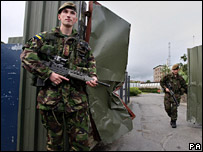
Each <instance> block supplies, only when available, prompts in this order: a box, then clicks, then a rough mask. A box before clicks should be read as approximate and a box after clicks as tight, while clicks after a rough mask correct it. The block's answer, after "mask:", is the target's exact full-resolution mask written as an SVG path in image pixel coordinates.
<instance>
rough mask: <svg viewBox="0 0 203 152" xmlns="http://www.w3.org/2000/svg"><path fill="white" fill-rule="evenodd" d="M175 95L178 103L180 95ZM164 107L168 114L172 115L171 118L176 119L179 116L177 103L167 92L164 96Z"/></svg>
mask: <svg viewBox="0 0 203 152" xmlns="http://www.w3.org/2000/svg"><path fill="white" fill-rule="evenodd" d="M175 97H176V100H177V101H178V103H180V97H179V96H175ZM164 107H165V111H166V113H167V114H168V116H169V117H171V120H172V121H176V120H177V117H178V107H177V106H176V103H175V102H174V101H173V98H172V97H171V96H170V94H168V93H166V94H165V96H164Z"/></svg>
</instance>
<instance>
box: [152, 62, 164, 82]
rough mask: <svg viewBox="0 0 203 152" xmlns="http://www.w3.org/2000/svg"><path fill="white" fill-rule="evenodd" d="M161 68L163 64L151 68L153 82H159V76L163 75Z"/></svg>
mask: <svg viewBox="0 0 203 152" xmlns="http://www.w3.org/2000/svg"><path fill="white" fill-rule="evenodd" d="M163 68H164V66H163V65H158V66H156V67H154V68H153V73H154V74H153V75H154V82H160V80H161V78H162V77H163V75H164V73H163V72H162V69H163Z"/></svg>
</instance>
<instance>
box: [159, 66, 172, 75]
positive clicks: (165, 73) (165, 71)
mask: <svg viewBox="0 0 203 152" xmlns="http://www.w3.org/2000/svg"><path fill="white" fill-rule="evenodd" d="M170 71H171V70H170V68H169V66H168V65H166V64H164V65H163V68H162V69H161V72H162V73H163V76H165V75H167V74H169V73H170Z"/></svg>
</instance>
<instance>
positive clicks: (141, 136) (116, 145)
mask: <svg viewBox="0 0 203 152" xmlns="http://www.w3.org/2000/svg"><path fill="white" fill-rule="evenodd" d="M163 97H164V95H163V94H142V95H140V96H139V97H131V99H130V100H131V104H130V108H131V109H132V110H133V112H134V113H135V115H136V118H135V119H134V120H133V130H132V131H130V132H129V133H127V134H125V135H123V136H122V137H121V138H120V139H118V140H116V141H114V142H113V143H112V144H108V145H106V146H100V147H98V148H96V151H189V143H200V145H201V149H202V126H199V125H196V124H192V123H190V122H187V121H186V110H187V105H186V103H181V104H180V106H179V108H178V120H177V128H171V126H170V118H169V117H168V116H167V114H166V112H165V111H164V105H163ZM193 150H194V148H193Z"/></svg>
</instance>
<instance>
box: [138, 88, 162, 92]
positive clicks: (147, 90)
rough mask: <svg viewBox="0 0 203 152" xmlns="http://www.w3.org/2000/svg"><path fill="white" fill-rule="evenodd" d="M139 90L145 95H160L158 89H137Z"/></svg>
mask: <svg viewBox="0 0 203 152" xmlns="http://www.w3.org/2000/svg"><path fill="white" fill-rule="evenodd" d="M139 89H140V90H141V91H142V92H145V93H160V89H158V88H139Z"/></svg>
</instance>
